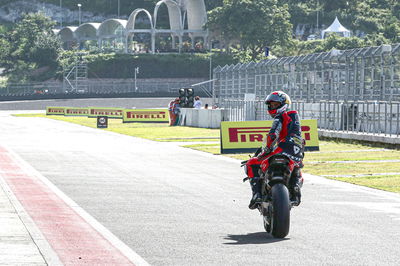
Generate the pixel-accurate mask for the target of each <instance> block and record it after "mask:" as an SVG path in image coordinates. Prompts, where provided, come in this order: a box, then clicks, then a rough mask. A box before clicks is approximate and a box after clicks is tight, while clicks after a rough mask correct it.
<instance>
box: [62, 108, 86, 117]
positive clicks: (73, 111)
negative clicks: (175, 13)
mask: <svg viewBox="0 0 400 266" xmlns="http://www.w3.org/2000/svg"><path fill="white" fill-rule="evenodd" d="M64 115H65V116H89V108H79V107H65V113H64Z"/></svg>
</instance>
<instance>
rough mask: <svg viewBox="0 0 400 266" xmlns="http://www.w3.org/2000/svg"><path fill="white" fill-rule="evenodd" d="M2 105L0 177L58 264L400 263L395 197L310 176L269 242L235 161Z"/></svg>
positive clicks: (399, 203)
mask: <svg viewBox="0 0 400 266" xmlns="http://www.w3.org/2000/svg"><path fill="white" fill-rule="evenodd" d="M71 101H72V102H74V101H73V100H71ZM113 101H115V100H113V99H106V100H104V104H103V106H120V107H125V108H130V107H132V106H138V105H139V104H138V103H139V102H140V104H143V106H140V108H143V107H146V106H145V105H146V104H144V103H145V102H146V101H145V100H143V99H136V100H135V99H130V101H128V102H126V103H125V102H124V103H122V102H113ZM124 101H125V100H124ZM168 101H169V99H161V100H159V101H155V100H154V99H152V100H149V101H148V103H147V104H148V106H147V107H165V106H166V105H167V104H168ZM156 103H157V104H156ZM8 104H10V103H8ZM43 104H44V105H47V106H61V104H60V102H51V101H49V102H46V103H43ZM73 104H75V105H72V104H71V103H65V106H82V105H83V104H84V103H83V100H79V103H78V101H76V102H74V103H73ZM85 104H86V105H89V104H87V103H85ZM0 105H1V104H0ZM39 105H40V103H38V102H36V103H30V102H26V103H21V106H17V105H16V104H14V106H17V107H15V108H16V109H14V110H44V108H42V106H40V108H38V106H39ZM98 105H99V103H98V102H96V104H91V106H98ZM10 106H11V105H10ZM0 109H3V110H4V109H6V110H4V111H0V125H1V130H0V154H1V156H2V157H1V158H2V159H3V163H2V164H0V167H1V169H0V172H1V175H0V178H1V179H3V181H4V182H5V183H6V185H7V186H8V187H9V188H10V190H11V192H12V193H13V194H14V195H15V197H16V198H17V200H18V201H19V202H20V203H21V205H22V207H23V208H24V209H25V211H26V212H27V213H28V214H29V215H30V217H31V218H32V220H33V222H34V223H35V224H36V226H37V228H38V229H39V230H40V231H41V232H42V234H43V236H44V238H45V240H47V241H48V243H49V246H50V247H51V248H52V249H53V252H54V254H56V256H58V258H59V260H60V261H61V262H63V263H64V264H75V265H79V264H86V265H90V262H92V263H93V262H94V260H95V259H96V258H97V259H99V258H104V260H103V261H102V260H99V261H95V262H96V263H95V264H104V265H107V264H108V265H110V264H112V265H118V264H120V265H127V264H128V263H129V261H130V262H132V263H133V264H138V265H140V264H146V263H148V264H151V265H252V264H253V265H289V264H290V265H378V264H379V265H397V264H398V260H399V258H400V257H399V253H398V251H399V250H400V241H399V239H400V195H399V194H396V193H391V192H385V191H380V190H375V189H371V188H366V187H362V186H357V185H352V184H348V183H344V182H340V181H335V180H330V179H327V178H325V177H320V176H313V175H308V174H305V175H304V178H305V184H304V187H303V190H302V191H303V202H302V204H301V205H300V206H299V207H296V208H294V209H293V210H292V212H291V228H290V233H289V235H288V237H287V238H285V239H274V238H272V237H271V236H270V235H268V234H267V233H265V232H264V229H263V225H262V217H261V216H260V215H259V214H258V212H257V211H256V210H253V211H251V210H249V209H248V208H247V205H248V201H249V199H250V188H249V184H248V183H242V178H243V177H244V173H243V169H242V168H241V167H240V160H236V159H233V158H228V157H225V156H220V155H212V154H209V153H205V152H201V151H196V150H192V149H188V148H184V147H181V146H180V145H179V144H177V143H174V142H155V141H150V140H145V139H141V138H135V137H130V136H125V135H121V134H116V133H112V132H108V131H103V130H100V129H94V128H89V127H84V126H80V125H76V124H72V123H66V122H63V121H56V120H52V119H46V118H30V117H15V116H12V115H11V114H13V113H16V112H17V111H10V110H9V109H11V108H9V107H8V106H7V107H4V108H0ZM18 112H20V113H21V112H22V113H23V112H27V111H18ZM395 163H398V162H395ZM399 172H400V171H399ZM35 204H37V205H35ZM52 219H53V220H52ZM78 244H79V245H81V246H79V245H78ZM38 246H39V249H40V247H41V246H40V245H38ZM45 252H46V251H43V253H45ZM96 252H97V253H96ZM43 256H44V257H46V254H44V255H43ZM106 258H108V259H109V261H106ZM0 260H1V257H0ZM110 261H111V262H110ZM127 261H128V262H127ZM107 262H108V263H107ZM0 264H1V263H0ZM49 264H50V265H51V263H49ZM92 265H94V264H92Z"/></svg>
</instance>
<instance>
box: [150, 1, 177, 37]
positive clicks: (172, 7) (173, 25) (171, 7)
mask: <svg viewBox="0 0 400 266" xmlns="http://www.w3.org/2000/svg"><path fill="white" fill-rule="evenodd" d="M162 4H165V5H166V6H167V8H168V15H169V25H170V29H171V30H173V31H179V30H183V21H182V13H181V9H180V7H179V5H178V4H177V3H176V2H175V1H172V0H161V1H159V2H158V3H157V4H156V7H155V8H154V28H155V29H157V17H158V9H159V8H160V6H161V5H162Z"/></svg>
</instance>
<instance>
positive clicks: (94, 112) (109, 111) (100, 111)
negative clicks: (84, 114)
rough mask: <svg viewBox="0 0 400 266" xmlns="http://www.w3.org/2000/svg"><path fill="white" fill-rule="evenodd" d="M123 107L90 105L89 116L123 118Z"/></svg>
mask: <svg viewBox="0 0 400 266" xmlns="http://www.w3.org/2000/svg"><path fill="white" fill-rule="evenodd" d="M123 112H124V109H123V108H108V107H89V115H88V116H89V117H97V116H107V117H108V118H121V119H122V114H123Z"/></svg>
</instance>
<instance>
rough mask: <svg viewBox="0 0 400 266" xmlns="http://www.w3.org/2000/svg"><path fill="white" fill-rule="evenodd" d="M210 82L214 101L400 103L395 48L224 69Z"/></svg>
mask: <svg viewBox="0 0 400 266" xmlns="http://www.w3.org/2000/svg"><path fill="white" fill-rule="evenodd" d="M214 78H215V79H217V81H216V82H215V84H214V86H215V87H214V89H215V95H216V97H217V98H218V99H244V98H245V95H246V94H255V96H256V97H258V98H260V99H263V98H265V97H266V96H267V95H268V94H269V93H270V92H272V91H275V90H282V91H285V92H287V93H288V94H289V95H290V96H291V97H292V99H296V100H303V101H307V102H316V101H319V100H344V101H348V100H354V101H358V100H382V101H389V100H400V44H393V45H382V46H379V47H366V48H359V49H351V50H332V51H330V52H325V53H319V54H309V55H304V56H293V57H282V58H278V59H271V60H264V61H262V62H259V63H254V62H251V63H248V64H237V65H226V66H224V67H217V68H215V69H214Z"/></svg>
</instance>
